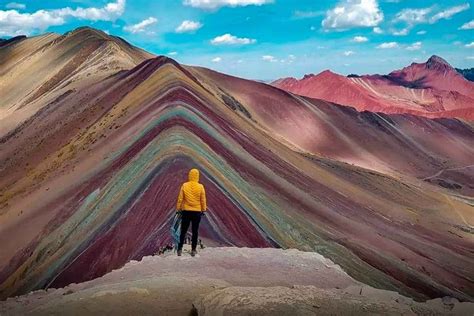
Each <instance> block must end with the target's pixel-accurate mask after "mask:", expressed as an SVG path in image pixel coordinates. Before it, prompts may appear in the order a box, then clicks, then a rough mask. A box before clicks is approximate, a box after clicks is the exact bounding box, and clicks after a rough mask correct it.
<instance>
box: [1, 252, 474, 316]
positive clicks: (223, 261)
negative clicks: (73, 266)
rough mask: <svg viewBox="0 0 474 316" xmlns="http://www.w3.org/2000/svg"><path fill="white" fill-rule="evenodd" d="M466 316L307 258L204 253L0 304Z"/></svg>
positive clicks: (157, 260) (89, 309)
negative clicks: (381, 287)
mask: <svg viewBox="0 0 474 316" xmlns="http://www.w3.org/2000/svg"><path fill="white" fill-rule="evenodd" d="M104 314H110V315H158V314H159V315H314V314H317V315H329V314H331V315H344V314H356V315H369V314H378V315H380V314H383V315H473V314H474V304H473V303H460V302H458V301H457V300H456V299H453V298H448V297H445V298H439V299H434V300H430V301H427V302H424V303H420V302H415V301H413V300H412V299H410V298H407V297H404V296H401V295H399V294H398V293H395V292H391V291H385V290H379V289H375V288H373V287H370V286H367V285H364V284H362V283H360V282H358V281H356V280H354V279H353V278H351V277H350V276H349V275H347V274H346V273H345V272H344V271H343V270H342V269H341V268H340V267H339V266H338V265H336V264H334V263H333V262H332V261H330V260H328V259H326V258H324V257H323V256H321V255H319V254H317V253H313V252H302V251H298V250H295V249H288V250H282V249H272V248H264V249H259V248H231V247H222V248H206V249H203V250H201V251H200V252H199V254H198V255H197V256H196V257H194V258H193V257H191V256H190V255H189V253H188V252H185V253H184V254H183V256H181V257H177V256H176V255H175V254H173V253H165V254H164V255H160V256H151V257H144V258H143V259H142V260H141V261H140V262H137V261H131V262H129V263H127V264H126V265H125V266H124V267H123V268H121V269H118V270H115V271H112V272H111V273H108V274H106V275H105V276H103V277H101V278H98V279H95V280H92V281H89V282H85V283H81V284H71V285H69V286H67V287H65V288H61V289H48V290H46V291H35V292H32V293H30V294H28V295H24V296H19V297H14V298H9V299H8V300H7V301H3V302H0V315H104Z"/></svg>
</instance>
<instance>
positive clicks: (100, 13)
mask: <svg viewBox="0 0 474 316" xmlns="http://www.w3.org/2000/svg"><path fill="white" fill-rule="evenodd" d="M124 11H125V0H117V2H110V3H107V4H106V5H105V6H104V7H102V8H80V7H79V8H76V9H71V8H69V7H67V8H63V9H57V10H53V11H51V12H56V13H57V14H59V15H61V16H72V17H75V18H79V19H83V20H91V21H115V20H117V19H118V18H119V17H120V16H121V15H122V14H123V12H124Z"/></svg>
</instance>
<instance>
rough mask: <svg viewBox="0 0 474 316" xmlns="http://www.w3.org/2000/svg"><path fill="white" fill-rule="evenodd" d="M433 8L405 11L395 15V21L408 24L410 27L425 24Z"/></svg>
mask: <svg viewBox="0 0 474 316" xmlns="http://www.w3.org/2000/svg"><path fill="white" fill-rule="evenodd" d="M431 11H432V8H423V9H403V10H402V11H400V12H398V13H397V14H396V15H395V19H394V21H402V22H406V23H407V24H408V25H414V24H419V23H425V22H427V21H428V14H429V13H430V12H431Z"/></svg>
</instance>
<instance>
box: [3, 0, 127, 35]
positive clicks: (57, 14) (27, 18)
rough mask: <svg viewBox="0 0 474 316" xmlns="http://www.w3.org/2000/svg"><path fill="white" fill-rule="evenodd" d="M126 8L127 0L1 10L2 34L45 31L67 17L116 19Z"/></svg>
mask: <svg viewBox="0 0 474 316" xmlns="http://www.w3.org/2000/svg"><path fill="white" fill-rule="evenodd" d="M124 10H125V0H117V1H116V2H110V3H107V4H106V5H105V6H103V7H100V8H95V7H91V8H81V7H78V8H76V9H71V8H70V7H65V8H61V9H54V10H38V11H35V12H32V13H20V12H18V11H17V10H6V11H4V10H0V35H12V36H13V35H19V34H27V35H28V34H30V33H32V32H36V31H44V30H46V29H47V28H48V27H50V26H54V25H63V24H65V23H66V18H70V17H74V18H78V19H82V20H90V21H115V20H116V19H117V18H119V17H120V16H121V15H122V14H123V12H124Z"/></svg>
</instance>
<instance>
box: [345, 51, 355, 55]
mask: <svg viewBox="0 0 474 316" xmlns="http://www.w3.org/2000/svg"><path fill="white" fill-rule="evenodd" d="M354 54H355V53H354V52H353V51H351V50H347V51H345V52H344V56H351V55H354Z"/></svg>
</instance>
